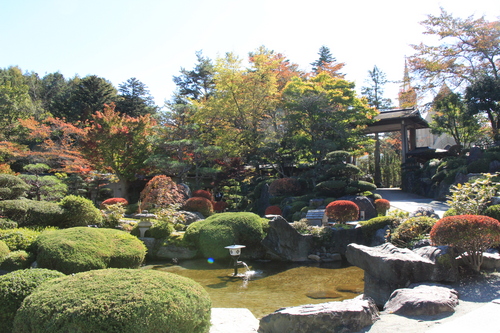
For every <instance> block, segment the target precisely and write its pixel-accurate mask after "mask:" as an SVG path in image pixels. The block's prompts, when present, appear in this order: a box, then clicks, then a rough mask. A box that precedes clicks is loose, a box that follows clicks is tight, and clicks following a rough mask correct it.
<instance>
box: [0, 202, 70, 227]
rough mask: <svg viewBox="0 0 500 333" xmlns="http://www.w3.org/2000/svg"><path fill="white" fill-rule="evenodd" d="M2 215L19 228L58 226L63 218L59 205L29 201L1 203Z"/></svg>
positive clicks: (0, 210)
mask: <svg viewBox="0 0 500 333" xmlns="http://www.w3.org/2000/svg"><path fill="white" fill-rule="evenodd" d="M0 213H1V214H2V215H4V216H7V217H8V218H9V219H11V220H13V221H15V222H17V223H18V225H19V226H58V225H59V224H60V221H61V218H62V216H63V210H62V209H61V207H60V206H59V205H58V204H57V203H54V202H48V201H34V200H27V199H20V200H4V201H0Z"/></svg>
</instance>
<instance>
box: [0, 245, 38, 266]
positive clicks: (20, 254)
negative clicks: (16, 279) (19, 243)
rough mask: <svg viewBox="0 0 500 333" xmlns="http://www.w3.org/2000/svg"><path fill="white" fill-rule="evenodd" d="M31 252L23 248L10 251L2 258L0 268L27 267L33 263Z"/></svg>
mask: <svg viewBox="0 0 500 333" xmlns="http://www.w3.org/2000/svg"><path fill="white" fill-rule="evenodd" d="M33 261H34V259H33V254H31V253H29V252H26V251H24V250H19V251H12V252H10V253H9V254H7V256H6V257H5V258H4V259H3V262H2V264H1V265H0V268H1V269H3V270H6V271H15V270H18V269H25V268H29V267H30V266H31V264H32V263H33Z"/></svg>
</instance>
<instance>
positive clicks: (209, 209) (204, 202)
mask: <svg viewBox="0 0 500 333" xmlns="http://www.w3.org/2000/svg"><path fill="white" fill-rule="evenodd" d="M183 209H184V210H187V211H190V212H199V213H201V214H202V215H203V216H204V217H208V216H210V215H212V214H213V212H214V208H213V205H212V202H211V201H210V200H208V199H207V198H203V197H192V198H189V199H188V200H187V201H186V203H185V204H184V207H183Z"/></svg>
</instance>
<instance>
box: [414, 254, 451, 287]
mask: <svg viewBox="0 0 500 333" xmlns="http://www.w3.org/2000/svg"><path fill="white" fill-rule="evenodd" d="M413 252H415V253H416V254H418V255H419V256H421V257H424V258H426V259H429V260H430V261H432V262H433V263H434V264H435V267H434V269H433V270H432V271H430V272H429V273H430V276H429V278H428V279H429V281H441V282H455V281H457V280H458V261H457V260H456V259H455V258H456V256H457V255H456V252H455V250H454V249H453V248H451V247H449V246H423V247H419V248H416V249H414V250H413Z"/></svg>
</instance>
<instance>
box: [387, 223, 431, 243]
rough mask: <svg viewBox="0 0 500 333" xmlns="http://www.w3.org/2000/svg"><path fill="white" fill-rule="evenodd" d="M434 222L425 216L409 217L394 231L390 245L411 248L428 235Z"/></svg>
mask: <svg viewBox="0 0 500 333" xmlns="http://www.w3.org/2000/svg"><path fill="white" fill-rule="evenodd" d="M436 221H437V220H436V219H434V218H432V217H427V216H418V217H410V218H409V219H407V220H405V221H403V222H402V223H401V224H400V225H399V226H398V227H397V228H396V229H395V230H394V232H393V233H392V235H391V243H393V244H394V245H396V246H399V247H411V246H412V245H413V243H414V242H416V241H418V240H420V239H423V238H425V237H426V236H427V235H428V234H429V232H430V231H431V229H432V226H434V224H435V223H436Z"/></svg>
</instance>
